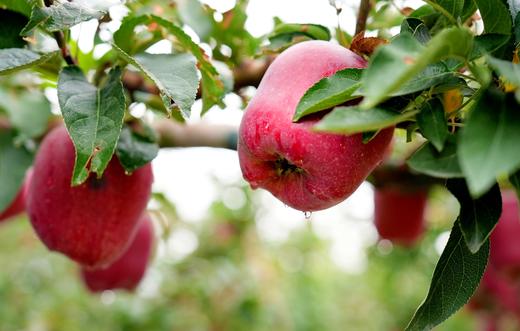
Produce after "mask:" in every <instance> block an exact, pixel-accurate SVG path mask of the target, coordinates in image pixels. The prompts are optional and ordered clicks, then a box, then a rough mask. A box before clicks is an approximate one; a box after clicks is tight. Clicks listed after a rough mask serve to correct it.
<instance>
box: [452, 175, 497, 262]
mask: <svg viewBox="0 0 520 331" xmlns="http://www.w3.org/2000/svg"><path fill="white" fill-rule="evenodd" d="M446 187H447V188H448V190H449V191H450V192H451V194H453V195H454V196H455V198H457V200H458V201H459V203H460V214H459V220H460V228H461V230H462V234H463V235H464V239H465V240H466V245H467V246H468V248H469V250H470V251H471V253H473V254H475V253H476V252H478V250H479V249H480V247H481V246H482V245H483V244H484V243H485V242H486V241H487V239H488V238H489V235H490V234H491V231H493V229H494V227H495V225H496V224H497V222H498V218H499V217H500V214H501V213H502V197H501V195H500V188H499V187H498V184H496V183H495V185H493V187H492V188H491V189H490V190H489V191H488V192H486V193H485V194H484V195H483V196H481V197H480V198H478V199H475V200H474V199H473V198H472V197H471V194H470V193H469V190H468V187H467V185H466V181H465V180H464V179H462V178H461V179H450V180H448V183H447V185H446Z"/></svg>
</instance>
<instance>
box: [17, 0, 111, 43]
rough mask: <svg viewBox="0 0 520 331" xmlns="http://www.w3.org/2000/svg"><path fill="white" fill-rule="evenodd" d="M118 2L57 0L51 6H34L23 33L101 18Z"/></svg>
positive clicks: (48, 29) (63, 26)
mask: <svg viewBox="0 0 520 331" xmlns="http://www.w3.org/2000/svg"><path fill="white" fill-rule="evenodd" d="M118 3H119V2H118V1H116V0H107V1H88V0H72V1H68V0H55V1H54V3H53V5H52V6H50V7H42V8H40V7H38V6H34V7H33V9H32V13H31V19H30V21H29V23H28V24H27V25H26V26H25V28H24V29H23V30H22V35H23V36H27V35H29V33H30V32H31V31H32V30H34V29H35V28H37V27H40V28H43V29H45V30H47V31H50V32H54V31H61V30H66V29H69V28H70V27H72V26H74V25H76V24H78V23H81V22H84V21H88V20H90V19H93V18H101V17H102V16H103V15H105V14H106V13H107V12H108V8H109V7H110V6H112V5H114V4H118Z"/></svg>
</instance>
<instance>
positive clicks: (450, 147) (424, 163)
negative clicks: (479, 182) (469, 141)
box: [407, 135, 464, 178]
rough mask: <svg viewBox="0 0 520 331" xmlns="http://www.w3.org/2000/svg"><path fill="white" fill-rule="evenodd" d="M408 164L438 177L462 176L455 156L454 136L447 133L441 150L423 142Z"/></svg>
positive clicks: (414, 168)
mask: <svg viewBox="0 0 520 331" xmlns="http://www.w3.org/2000/svg"><path fill="white" fill-rule="evenodd" d="M407 164H408V166H409V167H410V168H411V169H413V170H415V171H417V172H419V173H422V174H425V175H428V176H432V177H438V178H456V177H464V174H463V173H462V170H461V169H460V165H459V160H458V158H457V144H456V138H455V136H453V135H449V136H448V139H447V140H446V143H445V145H444V148H443V150H442V152H440V153H439V152H438V151H437V149H436V148H435V147H434V146H433V144H432V143H431V142H426V143H424V144H423V145H422V146H421V147H420V148H419V149H418V150H417V151H416V152H415V153H414V154H413V155H412V156H411V157H410V158H409V159H408V161H407Z"/></svg>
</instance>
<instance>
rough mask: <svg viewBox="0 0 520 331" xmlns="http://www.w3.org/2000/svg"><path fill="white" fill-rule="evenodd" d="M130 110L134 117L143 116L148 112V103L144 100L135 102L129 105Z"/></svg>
mask: <svg viewBox="0 0 520 331" xmlns="http://www.w3.org/2000/svg"><path fill="white" fill-rule="evenodd" d="M128 110H129V111H130V114H131V115H132V116H133V117H137V118H141V117H143V116H144V114H145V113H146V105H145V104H144V103H142V102H133V103H131V104H130V106H128Z"/></svg>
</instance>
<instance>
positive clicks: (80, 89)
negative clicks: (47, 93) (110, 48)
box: [58, 66, 126, 185]
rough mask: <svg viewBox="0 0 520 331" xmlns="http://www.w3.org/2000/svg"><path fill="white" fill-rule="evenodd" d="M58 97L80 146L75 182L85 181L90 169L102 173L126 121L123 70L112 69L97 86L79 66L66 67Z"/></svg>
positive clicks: (78, 183)
mask: <svg viewBox="0 0 520 331" xmlns="http://www.w3.org/2000/svg"><path fill="white" fill-rule="evenodd" d="M58 99H59V102H60V107H61V112H62V114H63V118H64V120H65V125H66V126H67V130H68V131H69V135H70V136H71V138H72V141H73V142H74V147H75V148H76V162H75V165H74V172H73V176H72V185H80V184H81V183H83V182H84V181H85V180H86V179H87V178H88V176H89V173H90V172H94V173H96V174H97V175H98V177H101V175H103V172H104V171H105V168H106V166H107V165H108V162H109V161H110V160H111V158H112V155H113V153H114V150H115V148H116V144H117V141H118V139H119V134H120V132H121V127H122V125H123V116H124V113H125V107H126V104H125V95H124V92H123V85H122V83H121V70H120V69H119V68H114V69H112V70H111V71H110V72H109V74H108V77H107V80H106V82H105V84H104V85H103V86H102V87H101V88H96V87H95V86H93V85H90V84H89V83H88V81H87V79H86V78H85V76H84V75H83V73H82V72H81V70H80V69H79V68H78V67H75V66H68V67H65V68H64V69H63V70H62V71H61V73H60V78H59V81H58ZM89 165H90V169H89V168H87V167H88V166H89Z"/></svg>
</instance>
